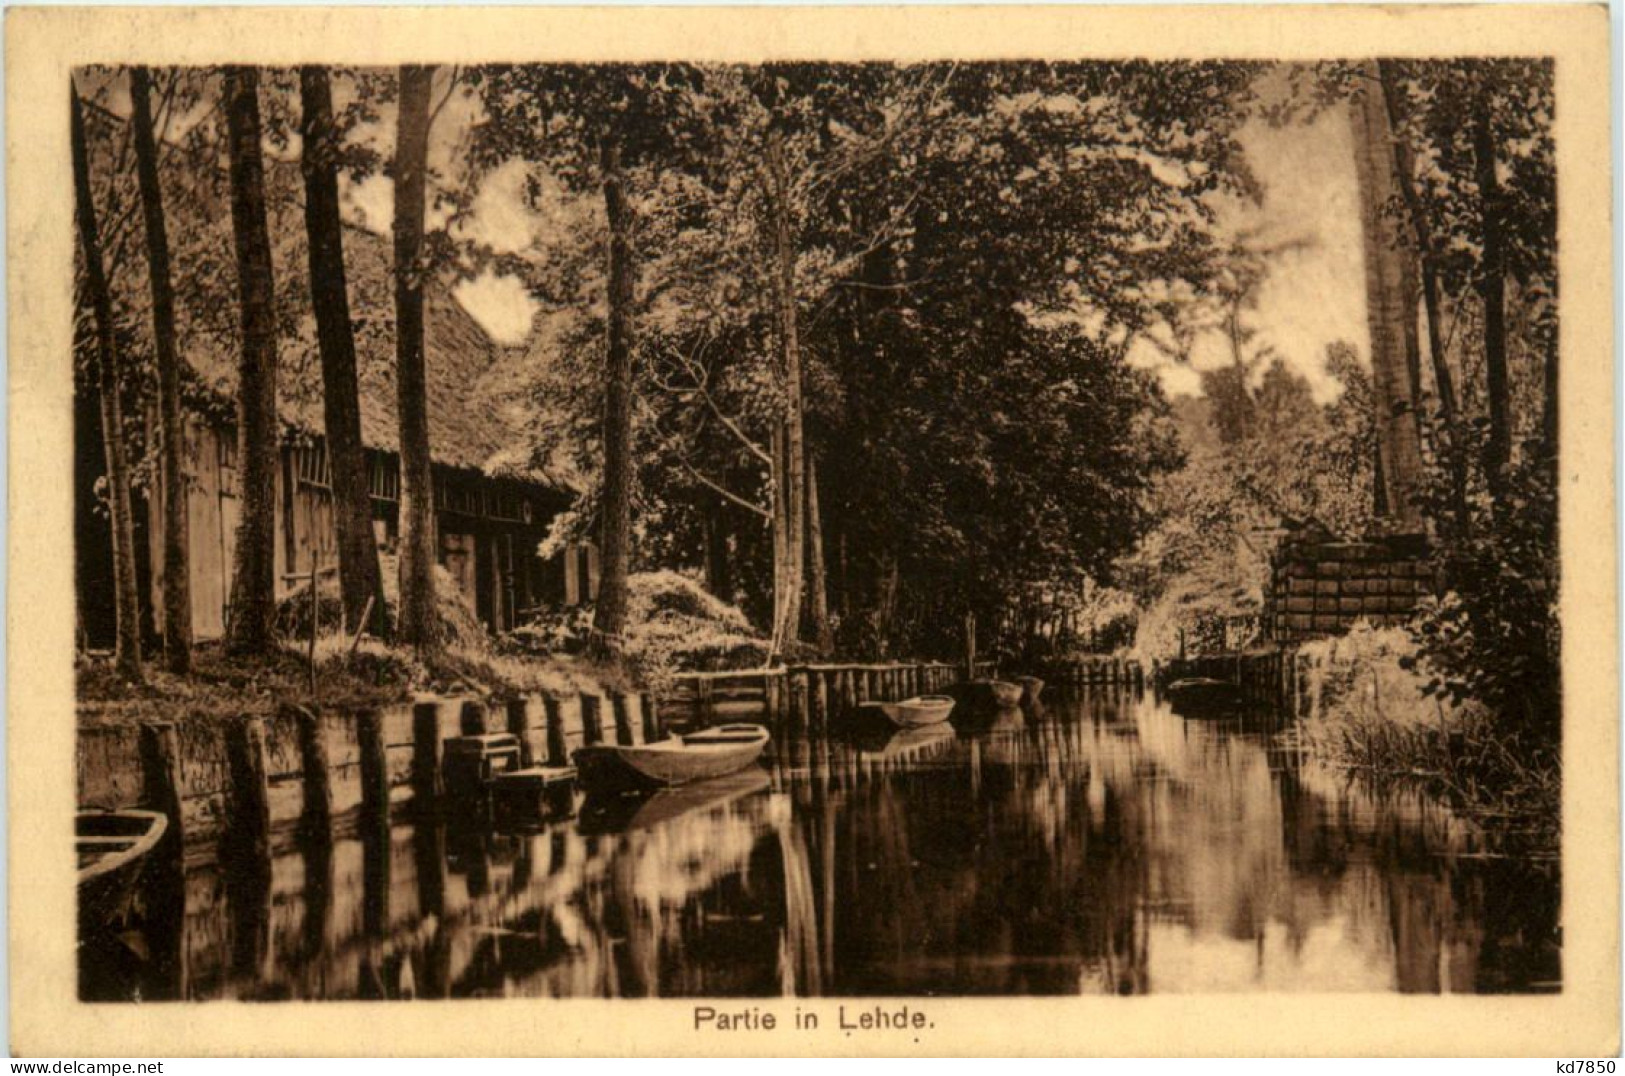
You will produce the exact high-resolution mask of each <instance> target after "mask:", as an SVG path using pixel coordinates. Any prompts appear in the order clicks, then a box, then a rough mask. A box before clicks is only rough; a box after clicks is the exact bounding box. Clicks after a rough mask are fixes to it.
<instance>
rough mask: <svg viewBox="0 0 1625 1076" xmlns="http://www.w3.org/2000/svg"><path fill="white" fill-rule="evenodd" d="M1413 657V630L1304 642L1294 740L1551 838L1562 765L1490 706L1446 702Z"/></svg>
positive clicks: (1360, 628)
mask: <svg viewBox="0 0 1625 1076" xmlns="http://www.w3.org/2000/svg"><path fill="white" fill-rule="evenodd" d="M1415 656H1416V644H1415V640H1414V639H1413V637H1412V635H1411V634H1410V633H1409V632H1408V631H1407V630H1406V629H1404V628H1386V629H1374V628H1372V627H1370V626H1368V625H1365V624H1363V623H1362V624H1356V625H1355V627H1354V628H1353V629H1351V630H1350V631H1349V633H1348V634H1347V635H1346V636H1344V637H1342V638H1332V639H1323V640H1317V641H1315V642H1311V643H1307V644H1305V645H1304V646H1303V647H1301V648H1300V650H1299V652H1298V661H1299V668H1298V674H1299V676H1300V678H1302V679H1303V680H1304V681H1305V687H1304V689H1303V691H1302V695H1303V697H1304V698H1305V705H1306V707H1307V708H1306V710H1305V711H1304V712H1302V713H1300V714H1298V715H1297V717H1298V720H1297V722H1296V723H1295V724H1294V725H1293V726H1292V728H1291V729H1290V730H1289V732H1288V733H1287V734H1286V735H1287V739H1288V740H1289V741H1290V742H1291V743H1293V744H1294V745H1295V746H1297V747H1299V748H1302V749H1304V750H1306V751H1308V752H1309V753H1310V754H1312V755H1313V756H1315V757H1317V758H1319V759H1323V760H1327V761H1331V762H1335V763H1340V764H1342V765H1345V766H1348V767H1351V768H1355V769H1358V770H1361V771H1364V772H1366V773H1368V774H1370V775H1372V776H1375V777H1378V778H1381V779H1385V780H1395V779H1399V780H1407V781H1414V782H1417V783H1421V784H1423V785H1425V786H1428V787H1431V788H1433V789H1435V790H1436V791H1438V792H1439V793H1441V794H1442V795H1443V796H1444V797H1445V798H1447V799H1448V800H1450V801H1451V802H1452V803H1453V804H1454V805H1455V806H1456V807H1457V808H1459V809H1462V810H1464V811H1466V812H1467V813H1468V814H1470V815H1473V816H1476V817H1479V818H1483V819H1485V820H1486V821H1492V822H1495V823H1496V824H1497V827H1498V829H1499V830H1500V831H1502V832H1507V831H1508V830H1512V829H1518V828H1523V829H1527V830H1528V831H1529V833H1530V834H1531V835H1533V836H1534V838H1535V839H1536V840H1537V841H1546V842H1550V841H1554V840H1555V839H1556V838H1557V823H1558V819H1559V818H1560V810H1559V802H1558V800H1559V789H1560V784H1561V782H1560V772H1561V771H1560V767H1561V762H1560V760H1559V759H1558V758H1557V757H1556V756H1555V755H1553V754H1551V753H1549V752H1545V751H1541V750H1539V749H1538V745H1537V744H1533V743H1531V742H1530V741H1529V739H1528V738H1527V737H1526V736H1524V735H1522V734H1520V733H1518V732H1513V731H1509V730H1508V729H1507V728H1506V727H1505V725H1504V724H1503V723H1502V722H1501V721H1500V720H1498V718H1497V715H1496V712H1495V710H1494V709H1493V708H1492V707H1491V706H1490V705H1487V704H1485V703H1484V702H1482V701H1479V700H1477V699H1474V698H1468V697H1465V696H1463V697H1458V698H1447V697H1443V696H1442V695H1441V694H1440V693H1439V692H1438V691H1437V690H1436V689H1435V688H1434V685H1433V683H1432V682H1431V678H1430V674H1429V673H1428V672H1427V671H1425V666H1424V665H1422V664H1419V663H1418V662H1417V661H1416V660H1415ZM1532 748H1534V749H1532ZM1509 822H1510V823H1511V825H1509Z"/></svg>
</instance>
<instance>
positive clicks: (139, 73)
mask: <svg viewBox="0 0 1625 1076" xmlns="http://www.w3.org/2000/svg"><path fill="white" fill-rule="evenodd" d="M130 106H131V117H130V122H131V124H132V125H133V126H134V128H135V168H136V176H137V178H138V180H139V182H140V184H141V210H142V215H143V216H144V217H145V219H146V231H147V279H148V281H149V283H150V284H151V286H152V336H153V341H154V344H155V351H156V358H157V361H158V416H159V426H160V429H161V430H162V436H161V438H160V440H161V445H160V453H159V463H158V467H159V475H160V483H159V484H160V485H161V486H162V492H163V502H164V503H163V521H164V522H163V534H164V563H163V580H164V663H165V664H166V665H167V666H168V667H169V671H170V672H172V673H176V674H177V675H182V676H184V675H185V674H186V673H187V671H188V670H190V669H191V667H192V597H191V580H190V577H189V575H188V572H189V570H190V569H189V566H188V565H189V557H188V549H189V546H190V544H191V543H190V537H189V534H188V523H187V511H186V508H187V505H186V501H187V489H186V473H185V471H184V469H183V467H182V462H181V460H182V454H183V452H184V450H185V446H186V434H185V428H184V427H183V426H182V424H181V370H180V359H179V358H178V357H177V356H176V354H175V290H174V284H173V282H172V281H171V280H170V274H169V231H168V228H167V227H166V225H165V221H164V195H163V190H162V188H161V187H160V186H159V185H158V147H157V145H156V144H155V142H154V139H153V133H152V101H151V90H150V84H149V80H148V77H147V69H146V68H144V67H133V68H131V69H130Z"/></svg>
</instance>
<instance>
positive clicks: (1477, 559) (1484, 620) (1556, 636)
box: [1412, 424, 1563, 754]
mask: <svg viewBox="0 0 1625 1076" xmlns="http://www.w3.org/2000/svg"><path fill="white" fill-rule="evenodd" d="M1470 429H1471V432H1472V433H1473V435H1474V437H1475V439H1478V440H1481V439H1482V438H1484V437H1485V436H1486V431H1485V430H1484V428H1483V425H1482V424H1475V425H1474V426H1473V427H1471V428H1470ZM1476 447H1477V445H1476V444H1475V443H1474V442H1466V443H1464V444H1463V445H1462V449H1461V450H1462V451H1464V452H1472V451H1474V450H1475V449H1476ZM1449 482H1450V479H1449V477H1448V468H1443V467H1441V468H1438V469H1436V470H1435V471H1434V472H1433V482H1432V486H1431V492H1432V499H1433V503H1434V505H1435V510H1438V509H1439V508H1440V507H1442V505H1441V504H1440V502H1442V501H1444V500H1445V499H1446V498H1449V497H1451V496H1452V494H1451V493H1450V491H1449V488H1448V487H1449ZM1470 506H1471V508H1472V519H1471V526H1470V527H1469V528H1468V529H1467V530H1466V531H1465V532H1461V531H1454V530H1444V531H1442V532H1441V534H1440V535H1439V536H1438V539H1437V546H1438V548H1437V554H1438V556H1439V559H1440V562H1441V563H1442V565H1443V567H1444V575H1445V580H1446V586H1447V589H1446V591H1445V593H1444V594H1443V595H1441V596H1439V597H1438V598H1436V599H1433V600H1430V601H1428V602H1426V603H1424V604H1423V606H1422V607H1421V609H1420V611H1419V612H1420V615H1419V616H1418V618H1417V620H1416V621H1415V623H1414V624H1413V626H1412V630H1413V632H1414V634H1415V637H1416V641H1417V644H1418V645H1419V647H1420V649H1421V653H1422V656H1423V658H1424V661H1423V663H1422V666H1421V667H1422V668H1424V669H1425V670H1426V671H1427V672H1428V673H1429V678H1428V680H1427V684H1426V687H1427V689H1428V690H1429V691H1430V692H1431V693H1433V694H1434V695H1437V696H1438V697H1440V698H1444V699H1448V700H1450V701H1452V702H1461V701H1462V700H1464V699H1468V698H1472V699H1477V700H1479V701H1481V702H1483V703H1484V704H1485V705H1487V706H1489V707H1490V708H1491V710H1492V712H1493V713H1495V715H1496V716H1497V720H1498V721H1499V722H1500V724H1501V726H1502V728H1503V730H1504V731H1505V732H1506V733H1508V734H1513V735H1517V736H1520V737H1521V738H1522V739H1523V741H1524V743H1525V744H1526V746H1527V747H1528V749H1529V750H1531V751H1539V752H1543V753H1551V754H1556V753H1557V752H1558V749H1559V748H1558V745H1559V743H1560V741H1561V737H1562V727H1563V700H1562V663H1561V631H1562V627H1561V619H1560V616H1559V610H1558V561H1557V557H1556V555H1555V549H1554V544H1555V535H1556V531H1557V491H1556V490H1555V489H1554V488H1553V486H1552V470H1551V468H1550V467H1549V466H1548V465H1546V463H1545V462H1544V461H1543V460H1538V461H1533V462H1524V463H1521V464H1518V465H1515V466H1514V467H1513V469H1512V470H1511V472H1510V473H1509V475H1508V478H1507V483H1506V493H1505V497H1504V503H1497V502H1494V501H1492V500H1491V498H1490V497H1489V495H1488V493H1487V492H1486V491H1484V490H1483V489H1477V490H1475V491H1473V494H1472V497H1471V500H1470Z"/></svg>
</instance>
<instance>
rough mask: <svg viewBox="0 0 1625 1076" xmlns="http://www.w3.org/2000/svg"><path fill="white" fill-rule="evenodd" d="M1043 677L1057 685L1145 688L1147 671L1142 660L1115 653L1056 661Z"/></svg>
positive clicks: (1046, 667)
mask: <svg viewBox="0 0 1625 1076" xmlns="http://www.w3.org/2000/svg"><path fill="white" fill-rule="evenodd" d="M1043 677H1044V679H1045V680H1046V681H1047V682H1049V683H1051V684H1056V685H1062V684H1066V685H1076V686H1085V685H1102V684H1104V685H1108V686H1110V685H1118V686H1120V687H1129V688H1136V689H1138V688H1143V687H1145V668H1144V667H1143V666H1142V665H1141V664H1140V662H1139V659H1138V658H1123V657H1116V656H1114V655H1111V654H1076V655H1072V656H1070V657H1062V658H1054V659H1052V660H1051V661H1050V662H1049V663H1047V664H1046V665H1045V666H1044V669H1043Z"/></svg>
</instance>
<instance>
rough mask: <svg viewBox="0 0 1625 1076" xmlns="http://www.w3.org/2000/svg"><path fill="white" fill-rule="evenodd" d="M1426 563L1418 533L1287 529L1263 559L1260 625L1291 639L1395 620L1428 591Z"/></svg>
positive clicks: (1282, 639)
mask: <svg viewBox="0 0 1625 1076" xmlns="http://www.w3.org/2000/svg"><path fill="white" fill-rule="evenodd" d="M1433 576H1434V569H1433V564H1432V561H1431V560H1430V559H1429V557H1428V549H1427V541H1426V539H1425V538H1423V537H1421V536H1420V535H1404V536H1399V537H1384V538H1368V539H1366V540H1364V541H1358V542H1346V541H1336V540H1331V539H1329V538H1327V537H1326V536H1325V535H1318V534H1310V535H1307V536H1306V535H1303V534H1297V535H1291V536H1289V537H1288V538H1287V539H1285V540H1284V541H1282V542H1281V544H1280V545H1279V546H1278V547H1277V548H1276V550H1275V554H1274V556H1273V557H1272V558H1271V562H1270V585H1269V589H1268V592H1267V593H1266V594H1265V596H1264V624H1265V631H1266V632H1267V633H1268V634H1269V637H1270V638H1271V639H1272V640H1274V641H1275V642H1281V643H1293V642H1298V641H1300V640H1303V639H1311V638H1315V637H1317V636H1322V635H1339V634H1341V633H1343V632H1345V631H1347V630H1348V629H1349V628H1350V627H1351V626H1352V625H1353V624H1354V622H1355V621H1356V620H1361V619H1364V620H1366V621H1367V622H1369V623H1372V624H1378V625H1383V624H1403V623H1404V622H1405V621H1407V620H1409V619H1410V615H1411V613H1412V611H1414V610H1415V608H1416V604H1417V603H1418V602H1419V601H1421V599H1422V598H1423V597H1425V596H1426V595H1427V594H1429V593H1431V592H1432V590H1433V581H1434V580H1433Z"/></svg>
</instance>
